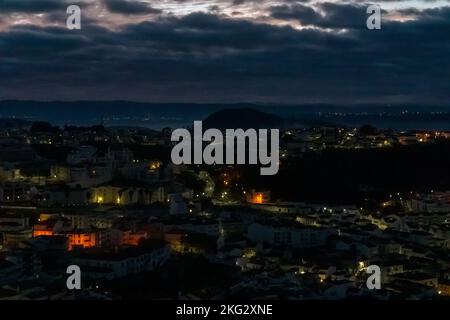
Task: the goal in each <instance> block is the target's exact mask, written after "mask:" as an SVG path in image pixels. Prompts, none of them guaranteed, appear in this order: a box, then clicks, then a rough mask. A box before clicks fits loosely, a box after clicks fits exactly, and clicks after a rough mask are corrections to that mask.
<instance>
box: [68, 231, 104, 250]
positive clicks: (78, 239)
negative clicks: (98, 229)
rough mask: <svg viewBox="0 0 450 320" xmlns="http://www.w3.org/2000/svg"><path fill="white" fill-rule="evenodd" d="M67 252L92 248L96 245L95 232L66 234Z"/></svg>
mask: <svg viewBox="0 0 450 320" xmlns="http://www.w3.org/2000/svg"><path fill="white" fill-rule="evenodd" d="M68 238H69V251H70V250H73V249H74V248H76V247H78V248H92V247H95V246H96V245H97V235H96V233H95V232H77V231H75V232H71V233H69V234H68Z"/></svg>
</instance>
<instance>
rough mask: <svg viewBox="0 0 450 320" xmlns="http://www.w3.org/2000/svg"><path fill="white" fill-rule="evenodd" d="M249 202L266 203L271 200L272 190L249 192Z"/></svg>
mask: <svg viewBox="0 0 450 320" xmlns="http://www.w3.org/2000/svg"><path fill="white" fill-rule="evenodd" d="M247 202H248V203H252V204H265V203H269V202H270V191H255V190H252V191H251V192H249V193H247Z"/></svg>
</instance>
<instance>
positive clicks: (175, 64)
mask: <svg viewBox="0 0 450 320" xmlns="http://www.w3.org/2000/svg"><path fill="white" fill-rule="evenodd" d="M371 3H378V4H380V5H381V7H382V8H383V20H382V30H373V31H371V30H368V29H367V28H366V19H367V17H368V15H367V14H366V8H367V6H368V4H367V3H363V1H356V0H350V1H332V0H328V1H319V0H309V1H308V0H303V1H293V0H273V1H269V0H210V1H192V0H158V1H156V0H155V1H150V0H141V1H134V0H133V1H131V0H129V1H125V0H97V1H93V0H85V1H75V0H72V1H70V0H69V1H66V0H0V100H4V99H31V100H131V101H145V102H201V103H203V102H204V103H231V102H262V103H296V104H297V103H298V104H301V103H336V104H357V103H383V104H384V103H423V104H447V105H449V104H450V103H449V102H450V99H449V98H450V77H449V76H450V1H446V0H436V1H426V0H422V1H413V0H403V1H393V0H391V1H379V2H376V1H374V2H371ZM69 4H79V5H80V6H81V8H82V29H81V30H68V29H67V28H66V18H67V14H66V8H67V6H68V5H69Z"/></svg>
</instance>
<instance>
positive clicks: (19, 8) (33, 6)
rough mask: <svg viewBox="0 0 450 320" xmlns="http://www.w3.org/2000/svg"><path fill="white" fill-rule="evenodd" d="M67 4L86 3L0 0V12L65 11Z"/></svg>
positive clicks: (48, 0) (60, 0)
mask: <svg viewBox="0 0 450 320" xmlns="http://www.w3.org/2000/svg"><path fill="white" fill-rule="evenodd" d="M69 4H84V5H85V4H87V2H85V1H83V0H81V1H76V0H75V1H69V0H0V13H12V12H18V13H49V12H52V11H56V10H63V11H65V10H66V8H67V6H68V5H69Z"/></svg>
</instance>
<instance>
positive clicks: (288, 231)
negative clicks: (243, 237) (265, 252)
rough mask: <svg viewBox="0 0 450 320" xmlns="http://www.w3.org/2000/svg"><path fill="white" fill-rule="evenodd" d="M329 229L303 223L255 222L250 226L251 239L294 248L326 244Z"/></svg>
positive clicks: (249, 236)
mask: <svg viewBox="0 0 450 320" xmlns="http://www.w3.org/2000/svg"><path fill="white" fill-rule="evenodd" d="M327 237H328V230H326V229H324V228H315V227H305V226H302V225H295V223H294V222H293V225H284V224H281V223H272V224H261V223H253V224H251V225H250V226H249V227H248V238H249V240H251V241H253V242H257V243H267V244H270V245H287V246H292V247H294V248H308V247H316V246H321V245H324V244H325V241H326V239H327Z"/></svg>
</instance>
